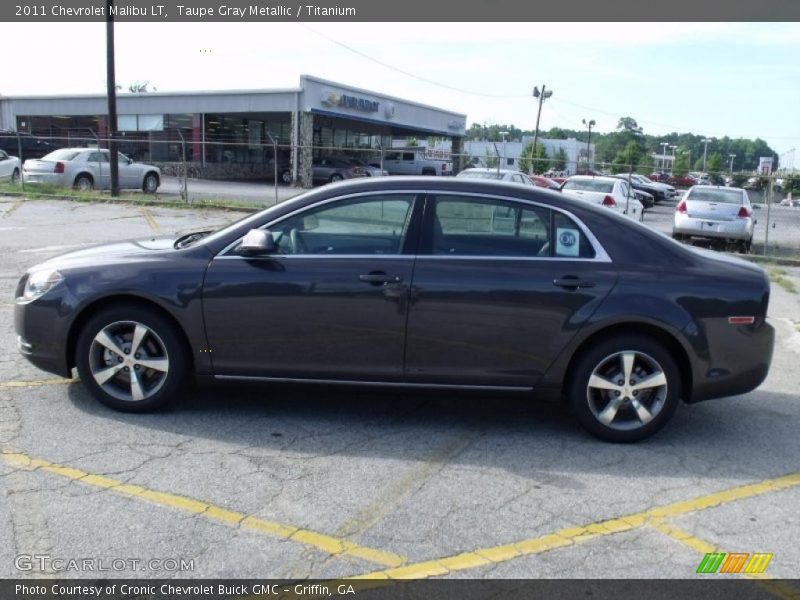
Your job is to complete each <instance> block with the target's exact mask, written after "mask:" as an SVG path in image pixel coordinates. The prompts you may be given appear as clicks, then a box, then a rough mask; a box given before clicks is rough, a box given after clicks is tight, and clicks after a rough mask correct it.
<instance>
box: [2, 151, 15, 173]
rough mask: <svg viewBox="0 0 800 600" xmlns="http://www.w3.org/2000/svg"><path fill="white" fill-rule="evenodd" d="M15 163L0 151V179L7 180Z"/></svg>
mask: <svg viewBox="0 0 800 600" xmlns="http://www.w3.org/2000/svg"><path fill="white" fill-rule="evenodd" d="M15 164H16V163H15V162H14V161H13V160H11V158H10V157H9V156H8V154H6V153H5V152H4V151H3V150H0V179H9V178H10V177H11V174H12V173H13V172H14V165H15Z"/></svg>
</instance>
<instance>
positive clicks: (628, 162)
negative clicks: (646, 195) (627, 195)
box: [611, 140, 642, 173]
mask: <svg viewBox="0 0 800 600" xmlns="http://www.w3.org/2000/svg"><path fill="white" fill-rule="evenodd" d="M641 160H642V150H641V147H640V144H638V143H637V142H636V140H631V141H629V142H628V143H627V144H626V145H625V148H623V149H622V150H621V151H619V152H618V153H617V155H616V156H615V157H614V161H613V164H612V165H611V170H612V171H613V172H615V173H622V172H627V171H628V169H633V170H634V171H636V169H637V168H638V167H639V163H640V162H641Z"/></svg>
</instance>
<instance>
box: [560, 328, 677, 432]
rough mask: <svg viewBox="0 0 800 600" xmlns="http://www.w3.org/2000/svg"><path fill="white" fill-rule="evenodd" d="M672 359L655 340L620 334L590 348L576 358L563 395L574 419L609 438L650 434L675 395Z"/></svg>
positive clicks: (664, 419) (671, 408)
mask: <svg viewBox="0 0 800 600" xmlns="http://www.w3.org/2000/svg"><path fill="white" fill-rule="evenodd" d="M680 390H681V379H680V371H679V370H678V366H677V363H676V362H675V359H674V358H673V357H672V355H671V354H670V352H669V351H668V350H667V349H666V348H665V347H664V346H663V345H662V344H660V343H659V342H657V341H655V340H654V339H652V338H649V337H646V336H642V335H621V336H615V337H613V338H609V339H607V340H604V341H601V342H598V343H596V344H595V345H593V346H592V347H590V348H589V349H588V350H587V351H586V352H584V353H583V355H582V356H581V357H580V358H579V359H578V361H577V363H576V365H575V368H574V370H573V371H572V377H571V379H570V382H569V384H568V390H567V393H568V397H569V401H570V404H571V406H572V410H573V412H574V413H575V416H576V418H577V419H578V422H580V424H581V425H583V427H584V428H585V429H587V430H588V431H589V432H591V433H592V434H594V435H595V436H597V437H598V438H600V439H603V440H606V441H609V442H636V441H638V440H641V439H644V438H646V437H649V436H651V435H653V434H654V433H656V432H657V431H658V430H660V429H661V428H662V427H663V426H664V425H665V424H666V423H667V421H669V419H670V417H672V415H673V413H674V412H675V409H676V408H677V406H678V401H679V399H680V393H681V392H680Z"/></svg>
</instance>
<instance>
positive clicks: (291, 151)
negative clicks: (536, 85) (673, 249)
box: [0, 129, 800, 259]
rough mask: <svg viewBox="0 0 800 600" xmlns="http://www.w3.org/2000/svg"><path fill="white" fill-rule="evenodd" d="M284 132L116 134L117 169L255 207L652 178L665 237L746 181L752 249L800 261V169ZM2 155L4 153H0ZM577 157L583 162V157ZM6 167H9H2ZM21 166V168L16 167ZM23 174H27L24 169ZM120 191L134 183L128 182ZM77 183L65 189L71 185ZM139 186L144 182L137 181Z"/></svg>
mask: <svg viewBox="0 0 800 600" xmlns="http://www.w3.org/2000/svg"><path fill="white" fill-rule="evenodd" d="M285 137H286V135H285V134H284V135H283V137H281V136H280V135H275V136H273V135H271V134H269V133H267V135H266V138H265V139H259V140H249V141H230V140H222V139H215V140H197V139H193V138H191V137H188V138H187V137H186V136H184V134H183V133H182V132H181V131H180V130H177V131H174V132H170V135H166V134H164V135H162V134H161V133H160V132H159V134H158V135H154V134H153V132H151V133H150V135H139V136H131V135H120V136H119V137H118V138H117V144H118V149H119V151H120V152H121V153H122V155H123V157H122V160H121V161H120V165H121V168H127V167H129V165H128V161H127V159H131V160H132V161H134V163H137V164H138V163H143V164H147V165H153V166H156V167H158V168H159V169H160V172H161V181H160V186H159V188H158V190H157V192H156V197H159V198H162V199H168V200H169V199H172V200H176V201H178V200H179V201H183V202H187V203H191V202H197V201H223V202H234V203H239V204H247V205H252V206H253V207H254V208H255V207H260V206H269V205H272V204H275V203H277V202H281V201H283V200H286V199H288V198H291V197H293V196H295V195H297V194H299V193H301V192H303V191H304V190H305V189H307V188H310V187H313V186H316V185H323V184H326V183H330V182H335V181H338V180H341V179H350V178H354V177H379V176H383V175H387V174H392V175H437V176H441V175H447V176H449V175H454V174H457V173H459V172H460V171H463V170H464V169H467V168H474V167H480V168H485V169H497V170H498V173H499V172H500V171H502V170H504V169H516V170H522V171H524V172H525V173H530V174H534V173H536V174H540V175H545V176H549V177H552V178H554V179H555V180H556V181H557V182H560V181H563V178H565V177H568V176H570V175H574V174H590V175H600V174H616V175H618V176H623V177H625V176H627V177H626V178H627V179H629V181H630V183H631V184H632V187H634V188H636V187H639V189H644V187H645V186H643V185H638V186H637V185H635V184H634V179H635V178H636V176H637V175H638V176H644V177H647V178H648V179H650V178H652V179H656V180H658V181H659V183H665V184H668V185H671V186H673V187H674V188H675V191H676V194H675V195H674V196H672V197H670V198H668V199H667V200H664V201H661V202H658V203H657V204H656V205H655V206H653V207H652V208H649V209H648V210H647V211H646V213H645V223H646V224H648V225H650V226H651V227H653V228H655V229H658V230H660V231H662V232H663V233H666V234H668V235H670V234H671V233H672V225H673V221H674V215H675V210H676V207H677V205H678V204H679V202H680V200H681V197H682V195H683V194H684V193H685V191H686V190H687V189H688V188H689V187H691V186H692V185H695V184H708V185H722V186H731V187H742V188H744V189H745V190H747V193H748V196H749V198H750V201H751V203H752V205H753V209H752V218H753V219H754V221H755V227H754V232H753V243H752V247H751V249H750V252H751V253H752V254H757V255H761V256H771V257H789V258H795V259H800V172H796V171H779V172H776V173H774V174H771V175H758V174H756V173H755V172H711V173H699V172H693V173H692V172H690V173H680V174H678V173H674V174H671V175H667V174H663V173H651V172H649V169H646V168H642V167H639V168H637V167H636V166H633V165H626V164H610V163H603V164H600V163H597V162H594V161H591V162H589V161H587V160H586V157H585V155H584V156H583V157H578V160H577V161H574V162H571V163H570V162H565V161H559V160H554V159H549V158H544V157H527V158H526V157H524V156H523V157H514V158H511V157H505V156H503V150H502V148H503V146H502V144H500V143H498V144H496V145H495V148H494V151H493V152H491V153H489V152H487V154H486V155H485V156H473V155H470V154H467V153H463V152H461V153H454V152H450V151H449V150H446V149H428V148H423V147H396V148H381V147H377V148H375V147H371V148H352V147H340V146H332V145H312V146H293V145H292V144H290V143H287V142H286V141H285ZM108 144H109V140H108V139H107V138H104V137H102V136H100V135H99V134H98V132H95V131H92V130H88V129H84V130H80V131H77V130H76V131H69V132H65V133H64V135H59V136H46V137H45V136H31V135H29V134H24V133H22V134H19V133H0V149H2V150H5V151H6V152H7V154H9V155H10V156H12V157H22V158H23V162H24V160H26V159H38V158H41V157H42V156H44V155H46V154H48V153H49V152H51V151H53V150H56V149H60V148H97V149H102V148H108ZM0 158H1V155H0ZM581 158H583V160H581ZM13 162H14V159H13V158H10V159H8V162H7V161H3V160H0V178H3V177H4V175H5V178H6V179H12V177H9V175H8V174H6V173H5V171H4V169H5V170H9V166H10V165H11V164H12V163H13ZM4 163H5V165H4ZM21 166H22V165H20V167H21ZM90 168H91V172H92V173H93V174H94V175H95V176H96V178H97V181H96V182H95V184H96V185H95V186H94V187H96V188H101V189H102V188H108V171H109V166H108V164H107V163H100V162H98V163H94V164H92V165H90ZM21 173H22V174H23V175H25V171H24V169H21ZM127 181H128V185H127V186H126V187H128V188H131V183H130V182H131V181H132V180H131V179H128V180H127ZM74 183H75V182H74V181H63V182H61V185H62V186H63V187H65V188H67V189H69V188H71V187H72V186H73V184H74ZM3 185H4V186H5V187H4V188H3V189H5V190H7V191H10V190H12V189H13V188H12V187H10V186H19V187H20V188H22V189H23V190H24V192H25V193H26V194H37V193H44V194H48V193H49V194H57V193H58V190H57V189H55V188H54V186H42V185H34V184H33V183H31V181H30V178H29V177H25V176H23V177H21V178H20V180H19V182H15V183H13V184H12V183H8V184H3ZM132 187H133V188H138V189H141V188H142V187H143V186H142V185H141V184H139V185H133V186H132ZM689 242H690V243H695V244H698V245H711V247H714V248H716V249H722V250H728V251H741V250H742V248H741V247H740V245H739V244H736V243H726V242H724V241H723V242H717V243H711V244H709V242H708V241H703V240H701V239H699V238H698V239H694V238H693V239H691V240H689Z"/></svg>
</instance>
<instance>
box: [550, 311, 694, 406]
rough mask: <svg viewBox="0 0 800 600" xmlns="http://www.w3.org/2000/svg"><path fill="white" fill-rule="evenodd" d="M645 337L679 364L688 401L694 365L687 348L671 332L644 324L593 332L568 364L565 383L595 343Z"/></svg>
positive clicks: (625, 323)
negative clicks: (612, 339) (630, 337)
mask: <svg viewBox="0 0 800 600" xmlns="http://www.w3.org/2000/svg"><path fill="white" fill-rule="evenodd" d="M626 334H628V335H630V334H636V335H643V336H646V337H649V338H651V339H653V340H655V341H656V342H658V343H659V344H661V345H662V346H664V347H665V348H666V350H667V351H668V352H669V353H670V354H671V355H672V356H673V357H674V358H675V362H677V363H678V369H679V370H680V374H681V399H682V400H684V401H686V400H687V399H688V398H690V397H691V392H692V386H693V375H692V363H691V361H690V360H689V354H688V353H687V351H686V348H684V347H683V345H682V344H681V343H680V342H679V341H678V339H677V338H676V337H675V336H674V335H673V334H672V333H671V332H669V331H667V330H666V329H664V328H663V327H659V326H658V325H654V324H652V323H643V322H638V321H635V322H623V323H614V324H611V325H607V326H605V327H602V328H601V329H598V330H596V331H593V332H592V333H591V334H590V335H589V336H587V337H586V338H585V339H583V340H582V341H581V342H580V344H579V345H578V347H577V348H576V349H575V351H574V352H573V353H572V356H571V358H570V360H569V363H568V364H567V368H566V370H565V371H564V381H570V380H571V378H572V377H573V376H574V370H575V366H576V364H577V363H578V361H579V360H580V358H581V356H583V354H584V353H585V352H586V351H587V350H588V349H589V348H590V347H591V346H592V345H593V344H595V343H597V342H598V341H602V340H603V339H608V338H609V337H612V336H615V335H626Z"/></svg>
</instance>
